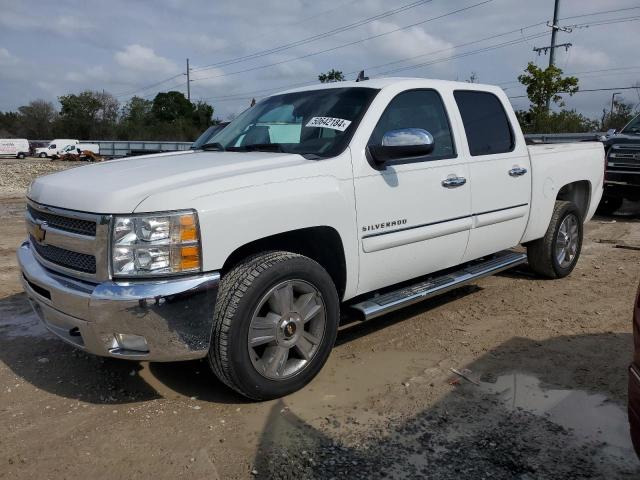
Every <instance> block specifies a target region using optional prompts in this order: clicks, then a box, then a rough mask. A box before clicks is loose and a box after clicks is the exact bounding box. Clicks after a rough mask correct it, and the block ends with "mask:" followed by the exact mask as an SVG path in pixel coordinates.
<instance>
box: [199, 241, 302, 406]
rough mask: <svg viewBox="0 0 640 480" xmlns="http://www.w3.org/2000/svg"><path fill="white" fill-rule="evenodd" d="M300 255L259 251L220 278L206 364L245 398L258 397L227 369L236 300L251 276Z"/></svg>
mask: <svg viewBox="0 0 640 480" xmlns="http://www.w3.org/2000/svg"><path fill="white" fill-rule="evenodd" d="M296 257H302V255H298V254H296V253H291V252H285V251H272V252H263V253H259V254H255V255H252V256H249V257H247V258H246V259H244V260H243V261H241V262H240V263H238V264H237V265H236V266H235V267H233V268H232V269H231V270H230V271H229V272H228V273H227V274H226V275H224V277H223V278H222V282H221V284H220V289H219V291H218V298H217V301H216V308H215V311H214V317H213V332H212V344H211V348H210V349H209V355H208V358H209V364H210V365H211V368H212V370H213V373H214V374H215V375H216V376H217V377H218V378H219V379H220V381H222V382H223V383H224V384H225V385H227V386H228V387H230V388H232V389H233V390H235V391H236V392H238V393H240V394H241V395H244V396H246V397H249V398H253V399H255V400H258V398H256V397H255V396H254V395H252V394H251V392H248V391H245V390H244V389H243V388H242V387H241V382H239V381H238V379H237V378H236V376H235V373H234V372H233V370H232V369H231V368H230V360H229V355H228V344H229V337H228V334H229V330H230V329H231V323H232V322H233V319H234V317H235V313H236V310H237V309H238V305H239V303H240V301H241V300H242V299H243V297H244V295H245V294H246V292H247V290H248V289H249V288H250V287H251V284H252V283H253V282H254V281H255V279H256V278H257V277H258V276H259V275H260V274H261V273H263V272H264V271H266V270H268V269H270V268H273V267H274V266H275V265H277V264H278V263H281V262H285V261H287V260H290V259H292V258H296Z"/></svg>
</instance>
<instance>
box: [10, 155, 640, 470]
mask: <svg viewBox="0 0 640 480" xmlns="http://www.w3.org/2000/svg"><path fill="white" fill-rule="evenodd" d="M27 162H28V164H23V168H22V170H20V172H19V173H16V172H17V170H16V168H17V167H16V168H14V167H11V166H10V163H15V162H10V163H6V162H5V161H1V160H0V178H1V179H0V432H1V433H0V478H1V479H33V478H40V479H48V478H51V479H58V478H94V479H102V478H104V479H119V478H123V479H132V478H141V479H142V478H196V479H204V478H206V479H216V478H224V479H226V478H233V479H235V478H239V479H244V478H291V479H294V478H295V479H301V478H363V479H369V478H425V477H427V478H433V479H460V478H465V479H466V478H473V479H480V478H492V479H520V480H527V479H529V480H533V479H558V478H562V479H582V478H603V479H604V478H606V479H616V478H624V479H627V478H628V479H632V478H640V463H639V462H638V460H637V459H636V457H635V455H634V454H633V451H632V449H631V444H630V440H629V436H628V424H627V420H626V413H625V408H626V407H625V402H626V379H627V376H626V375H627V374H626V366H627V364H628V362H629V360H630V358H631V349H632V344H631V341H632V340H631V309H632V303H633V298H634V294H635V290H636V287H637V285H638V281H639V277H640V251H638V250H633V249H629V248H619V246H621V245H622V246H627V247H629V246H640V205H632V204H627V205H625V206H624V208H623V211H622V212H620V213H619V214H618V215H616V216H613V217H596V218H595V219H594V220H593V221H592V222H590V223H589V224H588V225H587V227H586V238H585V241H584V246H583V251H582V257H581V259H580V261H579V263H578V266H577V267H576V269H575V271H574V272H573V274H572V275H571V276H570V277H568V278H566V279H562V280H555V281H544V280H540V279H537V278H535V277H534V276H533V275H532V274H531V273H530V272H529V271H528V269H527V267H526V266H524V267H522V268H518V269H515V270H511V271H508V272H506V273H504V274H501V275H499V276H495V277H490V278H486V279H483V280H480V281H478V282H477V283H476V284H474V285H472V286H468V287H464V288H460V289H458V290H456V291H454V292H451V293H449V294H447V295H445V296H443V297H440V298H437V299H435V300H431V301H427V302H424V303H422V304H419V305H416V306H413V307H411V308H408V309H406V310H404V311H401V312H397V313H394V314H391V315H387V316H385V317H382V318H379V319H376V320H372V321H370V322H368V323H357V322H352V323H350V324H348V325H345V326H343V327H342V329H341V332H340V334H339V336H338V341H337V345H336V347H335V349H334V351H333V353H332V355H331V357H330V359H329V361H328V364H327V365H326V366H325V368H324V369H323V371H322V372H321V373H320V375H319V376H318V378H316V379H315V380H314V381H313V382H312V383H311V384H310V385H309V386H308V387H307V388H305V389H304V390H303V391H300V392H298V393H296V394H293V395H290V396H288V397H286V398H283V399H281V400H277V401H270V402H262V403H251V402H248V401H246V400H244V399H243V398H241V397H239V396H238V395H237V394H235V393H233V392H232V391H230V390H229V389H227V388H226V387H224V386H223V385H222V384H221V383H220V382H218V381H217V380H216V378H215V377H214V376H213V375H212V374H211V373H210V372H209V370H208V367H207V365H206V364H205V363H203V362H200V361H194V362H186V363H166V364H160V363H145V362H142V363H134V362H126V361H116V360H111V359H101V358H97V357H93V356H90V355H86V354H84V353H81V352H78V351H76V350H74V349H73V348H72V347H70V346H68V345H66V344H64V343H62V342H61V341H59V340H57V339H56V338H55V337H54V336H53V335H52V334H50V333H48V332H47V331H46V330H45V329H44V328H43V327H42V326H41V325H40V324H39V323H38V320H37V318H36V316H35V315H34V314H33V313H32V312H31V310H30V308H29V306H28V304H27V302H26V298H25V295H24V294H23V293H22V291H21V287H20V283H19V280H18V279H19V271H18V268H17V264H16V260H15V250H16V247H17V245H18V244H19V243H20V241H21V240H22V239H23V237H24V223H23V218H22V215H23V210H24V200H23V197H22V192H23V191H24V188H25V187H26V185H27V184H28V182H29V180H30V178H31V177H32V176H34V175H37V174H42V173H44V172H45V171H47V170H49V169H51V168H69V167H72V166H75V165H70V164H67V165H64V166H60V165H61V164H60V163H52V162H44V161H40V160H31V161H27ZM10 177H11V178H10ZM451 368H455V369H457V370H458V371H460V372H461V373H463V374H465V375H466V376H467V377H468V378H469V379H470V381H469V380H466V379H464V378H462V377H460V376H458V375H456V374H454V373H452V372H451V370H450V369H451Z"/></svg>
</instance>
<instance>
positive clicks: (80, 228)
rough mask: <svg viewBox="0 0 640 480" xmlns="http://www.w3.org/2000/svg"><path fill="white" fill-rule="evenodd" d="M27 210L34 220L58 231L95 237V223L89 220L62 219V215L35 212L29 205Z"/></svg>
mask: <svg viewBox="0 0 640 480" xmlns="http://www.w3.org/2000/svg"><path fill="white" fill-rule="evenodd" d="M27 210H28V211H29V213H30V214H31V216H32V217H33V219H34V220H40V221H43V222H47V223H48V224H49V225H51V226H52V227H54V228H57V229H58V230H63V231H65V232H71V233H79V234H81V235H88V236H90V237H95V236H96V222H92V221H90V220H82V219H80V218H71V217H64V216H62V215H56V214H54V213H49V212H43V211H40V210H36V209H35V208H33V207H32V206H31V205H27Z"/></svg>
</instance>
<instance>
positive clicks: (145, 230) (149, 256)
mask: <svg viewBox="0 0 640 480" xmlns="http://www.w3.org/2000/svg"><path fill="white" fill-rule="evenodd" d="M201 258H202V257H201V255H200V234H199V232H198V217H197V215H196V213H195V212H171V213H162V214H153V215H132V216H128V217H115V218H114V221H113V227H112V233H111V267H112V271H113V275H114V276H118V277H130V276H150V275H166V274H173V273H185V272H197V271H200V269H201Z"/></svg>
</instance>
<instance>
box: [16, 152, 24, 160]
mask: <svg viewBox="0 0 640 480" xmlns="http://www.w3.org/2000/svg"><path fill="white" fill-rule="evenodd" d="M24 157H25V155H24V153H22V152H20V153H18V158H19V159H20V160H22V159H23V158H24Z"/></svg>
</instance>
